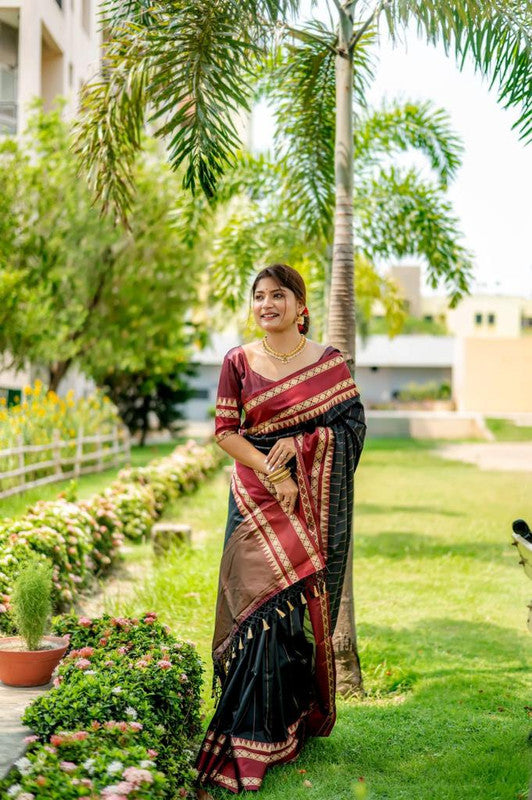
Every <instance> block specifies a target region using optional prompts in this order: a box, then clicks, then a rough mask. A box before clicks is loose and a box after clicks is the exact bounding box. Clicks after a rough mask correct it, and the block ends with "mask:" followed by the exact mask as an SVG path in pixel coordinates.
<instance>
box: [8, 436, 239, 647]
mask: <svg viewBox="0 0 532 800" xmlns="http://www.w3.org/2000/svg"><path fill="white" fill-rule="evenodd" d="M222 457H223V453H222V452H221V451H220V450H219V448H215V447H214V445H211V444H209V445H205V446H200V445H198V444H196V443H195V442H192V441H191V442H188V443H187V444H185V445H182V446H180V447H177V448H176V449H175V450H174V452H173V453H172V454H171V455H170V456H167V457H166V458H161V459H158V460H156V461H153V462H151V463H150V464H149V465H148V466H146V467H142V468H138V469H131V468H126V469H123V470H121V471H120V472H119V474H118V477H117V479H116V480H115V481H114V482H113V483H112V484H111V486H110V487H109V488H107V489H105V491H104V492H103V493H102V494H99V495H95V496H94V497H92V498H91V499H90V500H85V501H80V502H77V503H74V502H70V501H68V500H66V499H59V500H55V501H52V502H40V503H37V504H36V505H35V506H33V507H32V508H30V509H29V510H28V512H27V514H25V516H24V517H22V518H21V519H16V520H12V519H4V520H1V521H0V632H1V631H3V632H5V633H13V632H14V627H13V623H12V620H11V616H10V613H9V609H10V595H11V592H12V589H13V583H14V580H15V578H16V576H17V575H18V573H19V571H20V567H21V565H22V564H23V563H24V562H25V561H26V560H27V558H28V556H29V555H30V554H31V553H32V552H34V553H37V554H38V555H39V556H40V557H41V558H42V559H49V560H50V561H51V562H52V566H53V578H54V583H53V594H52V603H53V607H54V610H55V611H63V610H66V609H68V608H69V607H71V605H72V602H73V600H74V598H75V596H76V594H77V593H78V591H79V589H80V588H82V587H83V586H86V585H87V584H88V583H89V582H90V580H91V577H92V576H93V575H95V574H96V575H98V574H102V573H104V572H105V571H106V570H107V569H108V568H109V567H110V566H111V564H112V563H113V562H114V561H115V560H116V559H117V558H118V557H119V554H120V547H121V545H122V543H123V541H124V537H127V538H129V539H131V540H134V541H135V540H139V539H141V538H142V537H143V536H147V535H149V532H150V529H151V526H152V524H153V522H154V521H155V520H156V519H157V517H158V516H159V515H160V514H161V512H162V510H163V508H164V506H165V504H166V503H167V502H168V501H169V500H171V499H175V498H176V497H178V496H179V495H181V494H184V493H186V492H189V491H192V490H193V489H194V487H195V486H197V485H198V483H199V482H200V481H201V480H202V479H203V478H204V477H205V475H206V474H207V473H209V472H210V471H211V470H213V469H215V468H216V467H217V466H218V465H219V464H220V462H221V459H222Z"/></svg>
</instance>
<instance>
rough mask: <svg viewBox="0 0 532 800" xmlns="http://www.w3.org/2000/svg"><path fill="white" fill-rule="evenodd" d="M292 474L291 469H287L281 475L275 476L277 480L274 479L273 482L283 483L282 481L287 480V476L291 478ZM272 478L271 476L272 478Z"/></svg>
mask: <svg viewBox="0 0 532 800" xmlns="http://www.w3.org/2000/svg"><path fill="white" fill-rule="evenodd" d="M291 475H292V473H291V472H290V470H289V469H287V470H286V471H285V472H282V473H281V474H280V475H277V476H276V477H275V480H273V481H272V483H281V481H284V480H286V478H290V477H291ZM270 480H271V478H270Z"/></svg>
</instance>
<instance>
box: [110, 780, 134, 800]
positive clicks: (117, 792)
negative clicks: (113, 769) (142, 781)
mask: <svg viewBox="0 0 532 800" xmlns="http://www.w3.org/2000/svg"><path fill="white" fill-rule="evenodd" d="M135 788H136V787H135V786H134V784H132V783H129V782H128V781H120V783H114V784H113V785H112V786H106V787H105V788H104V789H102V797H106V798H108V800H109V798H115V797H116V798H120V800H123V798H124V797H127V795H128V794H129V793H130V792H132V791H133V790H134V789H135Z"/></svg>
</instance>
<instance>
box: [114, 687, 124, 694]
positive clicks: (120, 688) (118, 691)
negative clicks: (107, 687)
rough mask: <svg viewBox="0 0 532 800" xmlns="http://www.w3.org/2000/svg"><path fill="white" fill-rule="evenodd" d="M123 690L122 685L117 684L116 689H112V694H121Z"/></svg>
mask: <svg viewBox="0 0 532 800" xmlns="http://www.w3.org/2000/svg"><path fill="white" fill-rule="evenodd" d="M121 691H122V687H121V686H115V688H114V689H111V692H112V694H120V692H121Z"/></svg>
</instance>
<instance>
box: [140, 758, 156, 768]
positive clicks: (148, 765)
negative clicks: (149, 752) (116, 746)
mask: <svg viewBox="0 0 532 800" xmlns="http://www.w3.org/2000/svg"><path fill="white" fill-rule="evenodd" d="M140 766H141V767H142V769H150V768H151V767H154V766H155V761H150V759H149V758H145V759H144V761H141V762H140Z"/></svg>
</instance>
